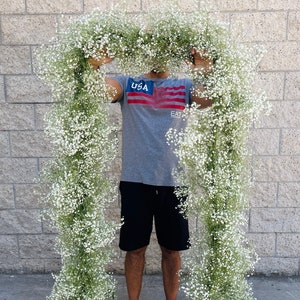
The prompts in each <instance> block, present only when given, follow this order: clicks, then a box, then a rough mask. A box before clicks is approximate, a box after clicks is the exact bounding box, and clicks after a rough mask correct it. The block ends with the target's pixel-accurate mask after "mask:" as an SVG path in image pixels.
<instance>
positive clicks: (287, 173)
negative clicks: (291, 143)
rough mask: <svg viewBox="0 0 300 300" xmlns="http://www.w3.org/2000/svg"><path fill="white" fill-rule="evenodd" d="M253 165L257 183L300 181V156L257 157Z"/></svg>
mask: <svg viewBox="0 0 300 300" xmlns="http://www.w3.org/2000/svg"><path fill="white" fill-rule="evenodd" d="M253 164H254V170H253V176H254V180H255V181H278V182H281V181H282V182H284V181H299V180H300V156H261V157H259V156H257V157H255V158H254V159H253Z"/></svg>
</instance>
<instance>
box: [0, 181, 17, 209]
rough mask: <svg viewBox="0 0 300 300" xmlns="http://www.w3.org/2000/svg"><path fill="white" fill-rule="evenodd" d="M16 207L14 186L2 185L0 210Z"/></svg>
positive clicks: (0, 188)
mask: <svg viewBox="0 0 300 300" xmlns="http://www.w3.org/2000/svg"><path fill="white" fill-rule="evenodd" d="M14 207H15V201H14V189H13V185H12V184H0V209H10V208H14Z"/></svg>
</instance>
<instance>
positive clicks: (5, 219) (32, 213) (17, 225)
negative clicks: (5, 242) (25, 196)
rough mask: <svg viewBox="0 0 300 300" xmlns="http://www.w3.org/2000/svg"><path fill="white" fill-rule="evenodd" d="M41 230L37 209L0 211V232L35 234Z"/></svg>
mask: <svg viewBox="0 0 300 300" xmlns="http://www.w3.org/2000/svg"><path fill="white" fill-rule="evenodd" d="M41 232H42V226H41V218H40V211H39V210H36V209H28V210H1V211H0V234H30V233H31V234H33V233H35V234H36V233H41Z"/></svg>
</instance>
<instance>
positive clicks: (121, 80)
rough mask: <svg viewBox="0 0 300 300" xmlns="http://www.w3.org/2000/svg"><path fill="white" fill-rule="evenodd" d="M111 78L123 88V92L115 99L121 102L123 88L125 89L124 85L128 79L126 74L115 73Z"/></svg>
mask: <svg viewBox="0 0 300 300" xmlns="http://www.w3.org/2000/svg"><path fill="white" fill-rule="evenodd" d="M112 79H115V80H117V81H118V82H119V84H120V85H121V87H122V90H123V94H122V96H121V97H120V98H119V99H118V100H117V102H122V101H123V100H124V93H125V90H126V85H127V81H128V76H126V75H117V76H114V77H112Z"/></svg>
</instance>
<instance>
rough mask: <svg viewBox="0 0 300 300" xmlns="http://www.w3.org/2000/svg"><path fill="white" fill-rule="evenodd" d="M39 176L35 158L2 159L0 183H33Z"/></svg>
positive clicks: (0, 162)
mask: <svg viewBox="0 0 300 300" xmlns="http://www.w3.org/2000/svg"><path fill="white" fill-rule="evenodd" d="M37 176H38V166H37V160H36V159H33V158H7V159H6V158H0V183H33V182H34V180H35V179H36V178H37Z"/></svg>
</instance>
